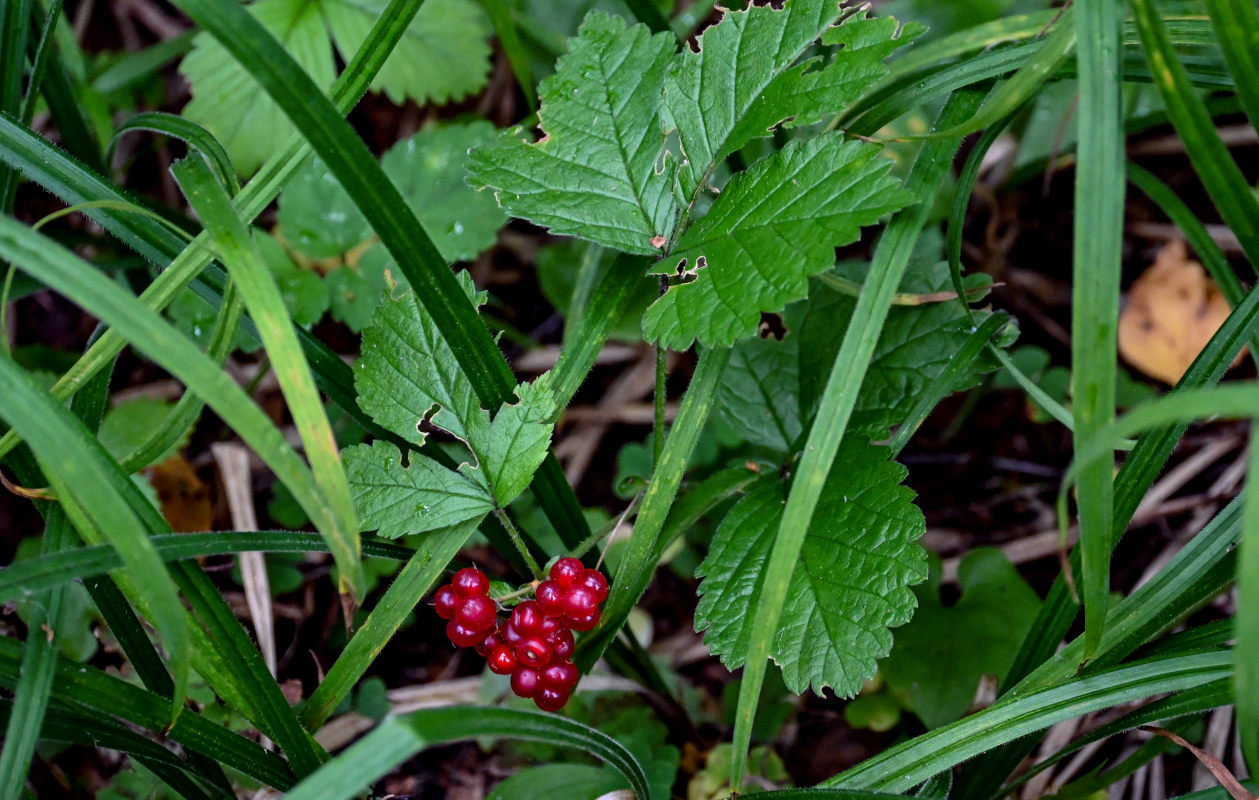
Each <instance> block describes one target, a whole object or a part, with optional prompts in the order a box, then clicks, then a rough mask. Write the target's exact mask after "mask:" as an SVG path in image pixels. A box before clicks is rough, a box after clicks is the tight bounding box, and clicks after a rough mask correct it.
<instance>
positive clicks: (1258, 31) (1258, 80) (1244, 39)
mask: <svg viewBox="0 0 1259 800" xmlns="http://www.w3.org/2000/svg"><path fill="white" fill-rule="evenodd" d="M1207 13H1208V14H1210V15H1211V26H1212V27H1213V28H1214V29H1215V35H1216V37H1217V41H1218V42H1219V48H1220V50H1221V51H1222V52H1223V53H1224V60H1225V61H1226V62H1228V71H1229V72H1231V73H1232V74H1233V83H1234V85H1235V86H1236V87H1237V99H1238V100H1240V101H1241V104H1242V108H1244V109H1245V110H1246V116H1248V117H1250V124H1251V125H1252V126H1256V127H1259V12H1257V11H1256V10H1255V4H1254V2H1253V0H1207Z"/></svg>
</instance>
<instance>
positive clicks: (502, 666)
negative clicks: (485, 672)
mask: <svg viewBox="0 0 1259 800" xmlns="http://www.w3.org/2000/svg"><path fill="white" fill-rule="evenodd" d="M487 661H488V662H489V665H490V672H493V673H494V674H495V675H510V674H512V673H513V672H515V671H516V669H517V668H518V667H519V666H520V662H519V661H518V660H517V659H516V654H515V653H514V652H512V649H511V647H509V646H508V645H505V644H500V645H496V646H495V647H494V650H493V651H492V652H491V653H490V657H489V658H488V659H487Z"/></svg>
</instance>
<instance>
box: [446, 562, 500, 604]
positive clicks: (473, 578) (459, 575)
mask: <svg viewBox="0 0 1259 800" xmlns="http://www.w3.org/2000/svg"><path fill="white" fill-rule="evenodd" d="M450 585H451V586H452V587H454V590H455V591H456V592H457V593H458V594H459V595H461V596H463V597H472V596H474V595H481V596H482V597H484V596H485V595H487V594H489V593H490V579H489V578H487V577H485V573H484V572H482V571H481V570H479V569H473V568H472V567H464V568H463V569H461V570H459V571H458V572H456V573H455V577H454V578H451V580H450Z"/></svg>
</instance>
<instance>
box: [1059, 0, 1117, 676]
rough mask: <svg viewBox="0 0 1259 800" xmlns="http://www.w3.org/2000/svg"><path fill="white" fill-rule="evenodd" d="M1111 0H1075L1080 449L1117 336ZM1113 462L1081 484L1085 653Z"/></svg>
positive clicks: (1097, 414)
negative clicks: (1078, 88) (1077, 50)
mask: <svg viewBox="0 0 1259 800" xmlns="http://www.w3.org/2000/svg"><path fill="white" fill-rule="evenodd" d="M1121 8H1122V6H1120V5H1119V4H1117V3H1114V2H1111V0H1079V2H1077V3H1076V4H1075V6H1074V11H1075V23H1076V26H1077V28H1078V31H1079V43H1080V46H1079V53H1078V55H1077V62H1078V63H1079V71H1080V80H1079V84H1080V95H1079V113H1078V114H1076V119H1077V120H1079V144H1078V145H1077V147H1076V159H1077V164H1076V179H1075V232H1074V242H1075V244H1074V248H1073V255H1072V262H1073V264H1074V269H1073V278H1072V287H1073V289H1072V297H1073V302H1072V304H1071V365H1072V385H1073V386H1074V387H1075V392H1074V397H1075V402H1074V404H1073V405H1072V413H1073V416H1074V419H1075V437H1074V442H1075V448H1076V452H1077V453H1078V452H1079V451H1080V449H1081V448H1082V447H1083V446H1084V444H1085V443H1087V442H1089V441H1090V440H1091V439H1092V438H1093V436H1095V435H1096V433H1097V431H1098V430H1100V429H1101V428H1103V427H1105V426H1106V425H1107V424H1109V423H1110V422H1111V420H1113V419H1114V418H1115V371H1116V366H1115V361H1116V358H1117V357H1118V351H1117V349H1116V347H1117V345H1116V336H1117V333H1118V328H1119V275H1120V270H1121V267H1122V250H1123V209H1124V189H1125V187H1126V186H1127V182H1126V181H1125V179H1124V158H1123V108H1124V103H1123V94H1122V92H1121V89H1122V84H1121V83H1120V78H1119V56H1120V44H1119V23H1120V16H1119V12H1120V9H1121ZM1113 480H1114V464H1113V462H1112V463H1109V464H1108V463H1106V462H1105V461H1098V462H1096V463H1094V464H1092V465H1090V466H1089V469H1088V472H1087V474H1085V473H1081V475H1080V481H1079V484H1078V500H1077V503H1078V514H1079V524H1080V552H1081V559H1082V573H1083V596H1084V631H1085V647H1084V657H1085V658H1089V657H1090V656H1091V655H1092V654H1093V651H1094V649H1096V647H1097V643H1098V642H1100V641H1101V636H1102V630H1103V628H1104V626H1105V624H1106V605H1107V603H1108V602H1109V600H1110V549H1111V536H1110V522H1111V517H1112V514H1113V505H1114V498H1113V488H1114V487H1113Z"/></svg>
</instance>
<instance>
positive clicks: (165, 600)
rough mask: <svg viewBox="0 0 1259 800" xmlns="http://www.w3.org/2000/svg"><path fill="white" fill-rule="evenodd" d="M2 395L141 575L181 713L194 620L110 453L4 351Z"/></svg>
mask: <svg viewBox="0 0 1259 800" xmlns="http://www.w3.org/2000/svg"><path fill="white" fill-rule="evenodd" d="M19 227H20V226H19ZM15 260H16V259H15ZM0 397H4V398H5V400H4V403H3V405H2V406H0V415H3V416H4V417H5V419H7V420H8V421H9V423H10V424H11V425H12V426H13V427H14V428H16V429H18V430H19V431H21V432H22V436H23V438H24V439H25V440H26V441H27V442H28V443H30V445H31V449H33V450H34V451H35V453H36V455H37V456H38V457H39V458H41V459H43V465H44V471H45V474H46V475H47V477H48V478H49V480H50V481H53V482H54V486H57V484H61V485H62V486H64V487H65V488H64V490H62V494H61V495H60V496H61V497H62V498H63V505H64V507H65V510H66V512H67V513H68V514H70V515H71V520H72V521H73V519H74V515H73V513H72V511H73V507H74V505H77V506H78V507H79V508H81V509H82V510H83V513H84V514H86V515H87V516H88V517H89V518H90V519H91V521H92V523H93V524H94V525H95V527H96V528H97V529H98V530H99V531H101V533H102V534H103V535H104V536H106V537H107V540H108V541H109V543H110V544H111V545H112V546H113V547H114V549H115V550H116V551H117V552H118V555H119V557H120V558H121V559H122V562H123V564H124V565H126V567H127V569H128V570H129V572H130V573H131V575H132V576H134V577H137V578H140V577H142V578H143V580H142V581H139V582H138V583H137V587H138V589H139V591H140V595H141V597H143V598H144V600H145V603H146V604H147V606H148V610H149V613H150V615H151V619H152V621H153V624H154V626H155V627H156V628H157V629H158V632H159V633H160V634H161V636H162V642H163V645H164V648H165V650H166V655H167V658H168V659H169V661H170V664H171V671H172V673H173V674H174V687H173V693H172V697H171V699H170V701H169V702H170V706H169V714H170V716H169V718H168V720H169V721H173V720H175V719H177V718H178V716H179V712H180V711H181V710H182V708H183V703H184V698H185V696H186V695H187V689H188V675H189V669H190V664H191V662H190V659H189V652H188V651H189V640H188V626H187V624H186V621H185V618H184V613H183V606H182V605H181V604H180V602H179V595H178V593H177V592H176V591H175V584H174V582H173V581H172V580H171V578H170V575H169V573H167V571H166V567H165V565H164V564H163V563H162V560H161V559H160V558H158V556H157V550H156V549H155V548H154V547H153V544H152V542H150V541H149V538H148V536H147V534H146V531H145V530H144V527H143V525H141V523H140V521H139V520H138V519H137V518H136V515H135V513H134V512H133V510H132V508H131V507H130V506H129V505H128V504H127V503H126V502H125V501H124V500H123V499H122V497H121V496H120V495H119V494H118V493H117V492H116V491H114V489H113V487H111V486H110V485H109V484H108V483H107V481H106V479H105V477H104V476H105V475H107V474H108V473H109V472H110V470H111V469H112V468H113V467H112V466H111V461H112V459H110V457H109V455H108V454H107V453H106V452H105V451H104V450H103V449H102V448H101V446H100V443H99V442H98V441H97V440H96V438H95V437H93V436H92V435H91V434H90V433H89V432H88V431H87V429H86V428H84V427H83V423H81V422H79V421H78V420H77V419H75V418H74V416H73V415H72V414H71V413H70V412H69V411H68V410H67V409H66V408H65V407H64V406H62V405H61V404H59V403H57V402H56V401H55V400H53V398H52V397H51V396H50V395H49V394H48V393H47V392H44V391H43V390H41V389H39V388H38V387H37V386H36V385H35V384H34V382H33V381H32V380H31V378H30V376H29V375H27V374H26V372H25V371H24V370H23V369H22V368H21V367H19V366H17V364H15V363H14V362H13V361H12V360H10V359H9V358H7V357H0ZM67 492H68V494H67ZM71 500H72V501H73V503H71ZM76 527H77V525H76Z"/></svg>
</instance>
